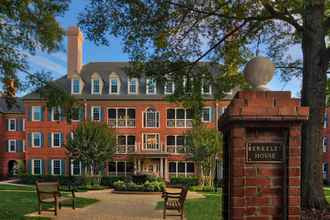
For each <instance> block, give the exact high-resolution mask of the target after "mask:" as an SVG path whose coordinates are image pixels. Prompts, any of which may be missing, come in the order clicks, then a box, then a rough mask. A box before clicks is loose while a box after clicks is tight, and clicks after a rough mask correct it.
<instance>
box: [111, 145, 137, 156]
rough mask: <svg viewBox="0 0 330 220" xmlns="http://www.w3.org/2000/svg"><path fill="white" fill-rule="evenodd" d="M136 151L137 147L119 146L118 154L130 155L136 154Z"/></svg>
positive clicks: (117, 147)
mask: <svg viewBox="0 0 330 220" xmlns="http://www.w3.org/2000/svg"><path fill="white" fill-rule="evenodd" d="M135 151H136V146H135V145H117V146H116V153H117V154H129V153H134V152H135Z"/></svg>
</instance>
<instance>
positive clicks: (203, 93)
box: [201, 82, 212, 95]
mask: <svg viewBox="0 0 330 220" xmlns="http://www.w3.org/2000/svg"><path fill="white" fill-rule="evenodd" d="M201 93H202V95H211V94H212V86H211V85H210V84H209V91H208V92H205V91H204V82H202V88H201Z"/></svg>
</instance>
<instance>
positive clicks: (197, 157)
mask: <svg viewBox="0 0 330 220" xmlns="http://www.w3.org/2000/svg"><path fill="white" fill-rule="evenodd" d="M222 144H223V143H222V136H221V134H220V133H219V131H217V130H216V129H214V128H207V127H205V126H203V125H197V126H195V127H193V129H191V130H190V131H188V132H187V143H186V146H187V148H188V149H189V152H191V153H192V160H194V161H196V162H197V164H198V165H199V166H200V168H201V172H202V173H201V183H202V185H205V184H207V185H210V186H211V185H213V180H214V175H215V168H216V158H219V157H221V155H222Z"/></svg>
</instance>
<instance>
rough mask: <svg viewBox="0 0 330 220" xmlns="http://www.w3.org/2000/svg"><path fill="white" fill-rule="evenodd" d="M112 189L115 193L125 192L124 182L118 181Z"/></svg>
mask: <svg viewBox="0 0 330 220" xmlns="http://www.w3.org/2000/svg"><path fill="white" fill-rule="evenodd" d="M113 187H114V188H115V190H117V191H125V190H126V189H127V186H126V183H125V182H124V181H121V180H118V181H116V182H114V183H113Z"/></svg>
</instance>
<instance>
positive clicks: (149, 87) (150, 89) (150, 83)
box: [146, 79, 157, 95]
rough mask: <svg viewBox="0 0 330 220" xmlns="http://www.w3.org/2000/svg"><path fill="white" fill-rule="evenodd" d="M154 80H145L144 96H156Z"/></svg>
mask: <svg viewBox="0 0 330 220" xmlns="http://www.w3.org/2000/svg"><path fill="white" fill-rule="evenodd" d="M156 92H157V91H156V80H154V79H147V81H146V94H148V95H155V94H156Z"/></svg>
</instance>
